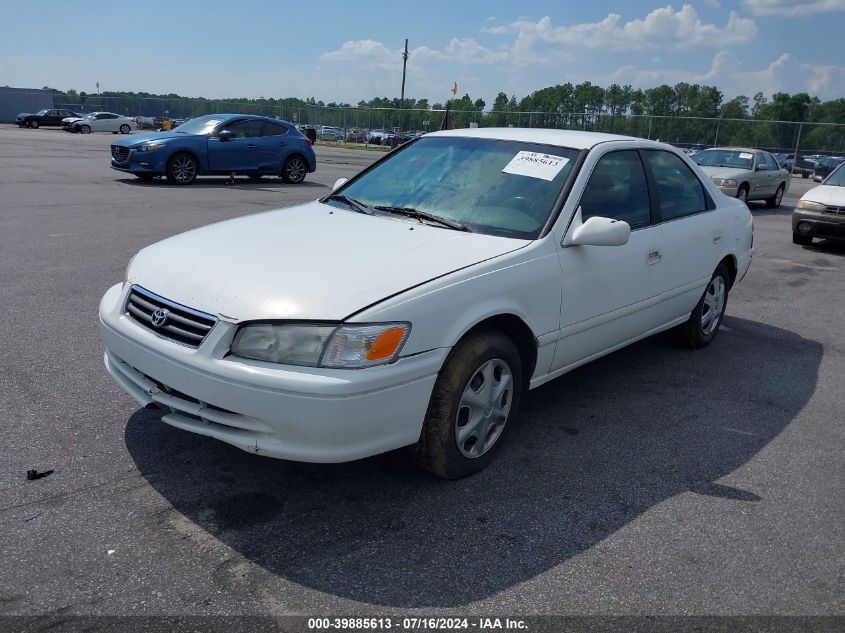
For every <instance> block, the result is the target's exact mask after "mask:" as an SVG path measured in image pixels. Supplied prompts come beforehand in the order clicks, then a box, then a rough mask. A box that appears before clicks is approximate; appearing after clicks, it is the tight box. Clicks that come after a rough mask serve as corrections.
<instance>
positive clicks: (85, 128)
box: [79, 125, 91, 134]
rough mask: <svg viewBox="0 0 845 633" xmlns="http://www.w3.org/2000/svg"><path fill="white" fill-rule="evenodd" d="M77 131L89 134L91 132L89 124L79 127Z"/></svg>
mask: <svg viewBox="0 0 845 633" xmlns="http://www.w3.org/2000/svg"><path fill="white" fill-rule="evenodd" d="M79 131H80V132H82V133H83V134H90V133H91V126H90V125H83V126H82V127H81V128H79Z"/></svg>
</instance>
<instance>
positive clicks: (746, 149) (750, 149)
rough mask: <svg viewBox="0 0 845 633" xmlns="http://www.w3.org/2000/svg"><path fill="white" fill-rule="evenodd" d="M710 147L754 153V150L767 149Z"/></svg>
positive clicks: (761, 150)
mask: <svg viewBox="0 0 845 633" xmlns="http://www.w3.org/2000/svg"><path fill="white" fill-rule="evenodd" d="M710 149H720V150H727V151H729V152H750V153H752V154H753V153H754V152H765V151H766V150H764V149H753V148H751V147H711V148H710ZM766 153H770V152H766Z"/></svg>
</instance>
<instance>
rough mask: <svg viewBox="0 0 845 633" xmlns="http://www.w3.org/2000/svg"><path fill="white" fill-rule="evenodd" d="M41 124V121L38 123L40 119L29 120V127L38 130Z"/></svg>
mask: <svg viewBox="0 0 845 633" xmlns="http://www.w3.org/2000/svg"><path fill="white" fill-rule="evenodd" d="M39 125H40V123H38V121H30V122H29V127H31V128H32V129H33V130H37V129H38V126H39Z"/></svg>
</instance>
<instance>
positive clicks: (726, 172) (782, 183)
mask: <svg viewBox="0 0 845 633" xmlns="http://www.w3.org/2000/svg"><path fill="white" fill-rule="evenodd" d="M693 161H695V162H696V163H697V164H698V165H699V166H700V167H701V169H702V170H703V171H704V173H705V174H707V175H708V176H710V178H712V179H713V184H715V185H716V186H717V187H719V189H721V190H722V193H724V194H726V195H728V196H732V197H734V198H739V199H740V200H743V201H745V202H748V201H749V200H765V201H766V206H767V207H769V208H770V209H777V208H778V207H779V206H780V203H781V200H783V194H785V193H786V192H787V191H789V183H790V178H791V176H790V174H789V172H788V171H787V170H786V169H782V168H781V167H780V165H778V163H777V161H776V160H775V158H774V156H772V155H771V154H769V152H764V151H761V150H759V149H748V148H745V147H716V148H713V149H706V150H704V151H703V152H699V153H698V154H696V155H695V156H694V157H693Z"/></svg>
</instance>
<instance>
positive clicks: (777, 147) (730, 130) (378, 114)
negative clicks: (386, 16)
mask: <svg viewBox="0 0 845 633" xmlns="http://www.w3.org/2000/svg"><path fill="white" fill-rule="evenodd" d="M285 101H288V102H290V101H294V100H292V99H291V100H280V101H277V100H273V99H266V100H255V101H235V100H226V99H203V98H196V99H191V98H173V99H164V98H152V97H123V96H120V97H115V96H99V95H86V96H85V97H84V98H83V97H81V96H80V95H73V94H71V95H68V94H64V93H56V94H54V107H57V108H60V107H61V108H68V109H71V110H74V111H76V112H93V111H97V110H105V111H109V112H116V113H118V114H123V115H126V116H138V115H140V116H147V117H152V118H170V119H188V118H192V117H196V116H200V115H202V114H214V113H234V114H257V115H264V116H273V117H277V118H280V119H284V120H286V121H290V122H291V123H295V124H298V125H309V126H313V127H316V128H317V129H318V130H319V129H321V128H322V127H323V126H330V127H333V128H337V129H339V130H342V131H344V132H346V131H350V130H391V131H395V130H397V129H401V130H403V131H415V132H430V131H434V130H438V129H440V127H441V123H442V122H443V118H444V116H445V111H444V110H420V109H402V110H400V109H397V108H368V107H332V106H320V105H307V104H306V105H302V102H298V103H297V104H296V105H286V104H285ZM450 117H451V120H452V125H453V126H454V127H456V128H465V127H474V126H479V127H491V126H498V127H509V126H510V127H534V128H553V129H565V130H567V129H574V130H588V131H594V132H607V133H613V134H626V135H630V136H638V137H642V138H649V139H659V140H661V141H665V142H668V143H672V144H675V145H678V146H681V147H689V146H692V145H702V146H705V147H713V146H718V145H722V146H724V145H734V146H745V147H755V148H760V149H766V150H769V151H771V152H784V153H793V152H795V153H798V154H809V153H819V154H831V155H837V154H838V155H845V124H839V123H812V122H803V123H800V122H793V121H770V120H758V119H723V118H700V117H683V116H653V115H629V114H624V115H623V114H616V115H615V114H609V113H607V112H589V111H587V112H516V111H495V110H494V111H481V110H451V111H450ZM318 138H319V137H318ZM342 138H346V135H345V134H344V135H343V137H342Z"/></svg>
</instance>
